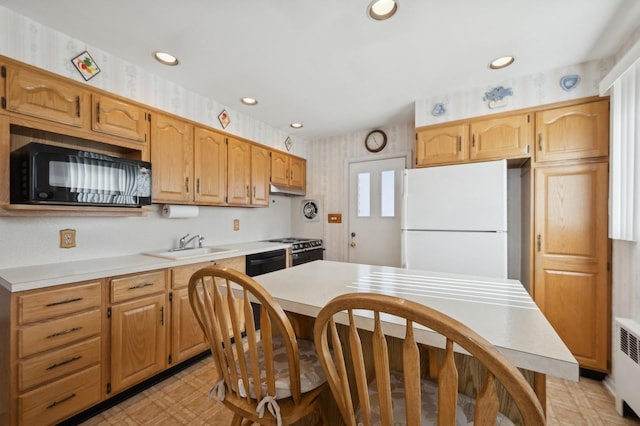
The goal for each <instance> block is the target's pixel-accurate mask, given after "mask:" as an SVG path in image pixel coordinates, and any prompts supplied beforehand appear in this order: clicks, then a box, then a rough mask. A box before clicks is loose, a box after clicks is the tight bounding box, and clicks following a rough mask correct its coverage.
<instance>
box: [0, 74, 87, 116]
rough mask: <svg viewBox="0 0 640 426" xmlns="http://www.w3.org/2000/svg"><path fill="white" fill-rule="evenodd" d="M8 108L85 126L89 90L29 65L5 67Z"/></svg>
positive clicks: (30, 114)
mask: <svg viewBox="0 0 640 426" xmlns="http://www.w3.org/2000/svg"><path fill="white" fill-rule="evenodd" d="M6 73H7V78H6V82H7V88H6V93H7V98H6V100H5V103H6V109H7V111H11V112H17V113H20V114H26V115H29V116H32V117H38V118H44V119H46V120H50V121H54V122H56V123H62V124H68V125H71V126H75V127H85V124H86V116H87V114H86V113H83V108H85V103H86V100H87V96H88V95H87V92H85V91H84V90H82V89H81V88H79V87H77V86H76V85H74V84H69V83H67V82H66V81H64V80H63V79H57V78H54V77H51V76H49V75H47V74H45V73H41V72H38V71H35V70H32V69H30V68H22V67H11V66H9V67H6Z"/></svg>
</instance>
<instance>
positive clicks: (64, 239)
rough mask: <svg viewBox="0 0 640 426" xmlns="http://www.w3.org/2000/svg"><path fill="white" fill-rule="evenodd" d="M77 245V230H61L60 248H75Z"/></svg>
mask: <svg viewBox="0 0 640 426" xmlns="http://www.w3.org/2000/svg"><path fill="white" fill-rule="evenodd" d="M75 246H76V230H75V229H61V230H60V248H73V247H75Z"/></svg>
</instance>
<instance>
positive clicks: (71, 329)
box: [47, 327, 82, 339]
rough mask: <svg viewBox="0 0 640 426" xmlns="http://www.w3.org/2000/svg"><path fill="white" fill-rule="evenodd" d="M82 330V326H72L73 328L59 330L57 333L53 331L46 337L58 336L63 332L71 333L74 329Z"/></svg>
mask: <svg viewBox="0 0 640 426" xmlns="http://www.w3.org/2000/svg"><path fill="white" fill-rule="evenodd" d="M80 330H82V327H73V328H69V329H67V330H64V331H59V332H57V333H53V334H50V335H48V336H47V339H51V338H52V337H58V336H62V335H64V334H69V333H73V332H74V331H80Z"/></svg>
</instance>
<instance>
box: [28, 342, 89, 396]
mask: <svg viewBox="0 0 640 426" xmlns="http://www.w3.org/2000/svg"><path fill="white" fill-rule="evenodd" d="M98 362H100V337H98V336H96V337H94V338H93V339H89V340H86V341H83V342H80V343H76V344H75V345H71V346H68V347H65V348H62V349H59V350H56V351H52V352H47V353H45V354H42V355H40V356H36V357H34V358H30V359H27V360H25V361H21V362H20V364H19V365H18V387H19V389H20V391H23V390H25V389H29V388H31V387H34V386H37V385H39V384H42V383H45V382H48V381H50V380H54V379H58V378H60V377H64V376H67V375H69V374H70V373H73V372H75V371H78V370H82V369H84V368H87V367H88V366H90V365H93V364H96V363H98Z"/></svg>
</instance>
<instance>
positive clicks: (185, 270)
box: [171, 262, 214, 289]
mask: <svg viewBox="0 0 640 426" xmlns="http://www.w3.org/2000/svg"><path fill="white" fill-rule="evenodd" d="M213 265H214V263H213V262H202V263H194V264H193V265H185V266H180V267H178V268H172V269H171V288H174V289H175V288H182V287H186V286H188V285H189V279H191V275H193V273H194V272H196V271H198V270H200V269H202V268H206V267H207V266H213Z"/></svg>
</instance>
